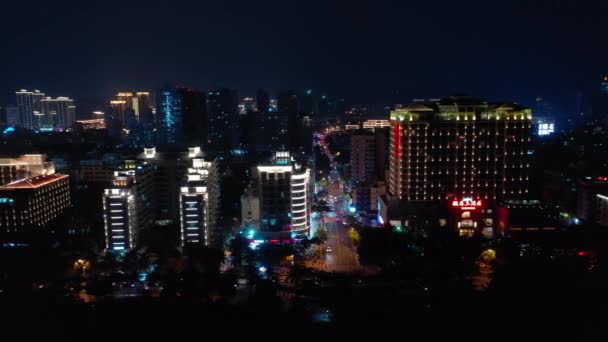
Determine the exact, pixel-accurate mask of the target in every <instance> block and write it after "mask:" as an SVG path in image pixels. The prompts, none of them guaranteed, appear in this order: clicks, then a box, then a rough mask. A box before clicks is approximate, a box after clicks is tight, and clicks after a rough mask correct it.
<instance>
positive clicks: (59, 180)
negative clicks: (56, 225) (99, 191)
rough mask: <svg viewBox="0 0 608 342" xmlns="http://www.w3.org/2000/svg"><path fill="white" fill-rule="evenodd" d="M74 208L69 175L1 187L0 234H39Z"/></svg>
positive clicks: (53, 175) (38, 178) (26, 179)
mask: <svg viewBox="0 0 608 342" xmlns="http://www.w3.org/2000/svg"><path fill="white" fill-rule="evenodd" d="M69 206H70V186H69V176H67V175H60V174H47V175H39V176H35V177H31V178H25V179H20V180H17V181H14V182H11V183H8V184H4V185H2V186H0V233H19V232H37V231H40V230H41V229H44V228H45V227H46V226H48V224H49V223H51V222H52V221H53V220H54V219H55V218H57V217H58V216H59V215H60V214H61V213H63V211H64V210H65V209H66V208H68V207H69Z"/></svg>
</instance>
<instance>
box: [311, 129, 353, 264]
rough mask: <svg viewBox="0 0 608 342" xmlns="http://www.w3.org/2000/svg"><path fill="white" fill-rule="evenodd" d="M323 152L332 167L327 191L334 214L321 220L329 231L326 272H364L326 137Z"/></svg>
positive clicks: (321, 141) (339, 179)
mask: <svg viewBox="0 0 608 342" xmlns="http://www.w3.org/2000/svg"><path fill="white" fill-rule="evenodd" d="M320 143H321V145H322V147H323V151H324V152H325V154H326V155H327V157H328V158H329V161H330V165H331V171H330V173H329V175H328V185H327V187H326V189H325V190H327V192H328V201H327V202H328V204H329V205H330V206H331V208H332V212H330V213H328V214H326V215H324V216H321V217H320V218H319V220H323V221H324V226H325V229H327V233H328V236H327V242H326V251H327V252H326V254H325V265H323V267H324V269H325V270H326V271H330V272H359V271H361V270H362V267H361V265H359V260H358V257H357V253H356V251H355V247H354V246H353V243H352V240H351V239H350V237H349V235H348V229H349V227H347V226H345V225H344V221H343V219H344V215H345V213H346V212H347V211H348V206H349V203H348V200H347V197H346V195H345V194H344V181H343V180H342V177H340V173H339V172H338V169H337V165H336V162H335V161H334V157H333V155H332V154H331V153H330V151H329V148H328V147H327V144H326V143H325V141H324V137H323V138H322V139H321V140H320Z"/></svg>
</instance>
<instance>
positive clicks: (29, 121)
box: [15, 89, 44, 129]
mask: <svg viewBox="0 0 608 342" xmlns="http://www.w3.org/2000/svg"><path fill="white" fill-rule="evenodd" d="M15 94H16V95H17V107H18V108H19V120H18V121H19V122H18V125H19V126H21V127H25V128H29V129H36V128H38V127H37V122H38V121H39V120H38V119H37V116H39V115H40V112H41V111H42V105H41V101H42V99H43V98H44V93H41V92H40V91H39V90H34V91H33V92H32V91H27V90H25V89H21V90H19V91H17V92H16V93H15Z"/></svg>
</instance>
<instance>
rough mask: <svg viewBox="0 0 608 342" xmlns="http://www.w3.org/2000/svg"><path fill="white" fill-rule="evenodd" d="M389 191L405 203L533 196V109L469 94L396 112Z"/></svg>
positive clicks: (485, 201) (487, 202) (446, 203)
mask: <svg viewBox="0 0 608 342" xmlns="http://www.w3.org/2000/svg"><path fill="white" fill-rule="evenodd" d="M390 129H391V132H390V156H389V170H390V172H389V179H388V185H389V194H390V195H391V198H392V199H393V200H396V201H404V202H406V203H431V202H442V203H444V207H449V205H450V203H453V202H454V201H456V202H457V203H459V202H460V201H467V202H473V201H474V203H478V201H482V202H479V203H483V205H484V207H485V208H487V207H491V206H493V205H494V203H495V202H496V201H498V200H504V199H517V198H525V197H526V196H527V195H528V182H529V175H528V174H529V167H530V162H529V156H528V150H529V146H530V139H531V130H532V111H531V110H530V109H529V108H526V107H522V106H520V105H516V104H512V103H489V102H485V101H481V100H478V99H475V98H471V97H467V96H453V97H449V98H446V99H443V100H436V101H428V102H417V103H413V104H410V105H407V106H403V107H401V108H399V109H396V110H394V111H392V112H391V128H390Z"/></svg>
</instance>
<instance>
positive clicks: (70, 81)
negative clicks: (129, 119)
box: [0, 0, 608, 103]
mask: <svg viewBox="0 0 608 342" xmlns="http://www.w3.org/2000/svg"><path fill="white" fill-rule="evenodd" d="M405 2H406V1H394V2H391V1H380V0H374V1H352V0H350V1H330V0H327V1H312V0H311V1H287V0H283V1H274V0H271V1H262V0H258V1H230V0H228V1H210V2H208V1H180V0H172V1H168V0H167V1H70V2H66V1H3V3H2V5H0V6H1V10H0V12H1V13H2V16H1V20H0V46H1V47H2V49H1V51H2V53H1V56H0V61H1V63H0V103H1V102H12V101H14V100H13V97H14V95H13V94H14V91H15V90H16V89H19V88H22V87H25V88H28V89H31V88H38V89H41V90H44V91H46V92H47V93H48V94H50V95H53V96H57V95H65V96H72V97H75V98H76V99H78V98H81V97H102V98H103V97H107V96H109V95H111V94H113V93H115V92H116V91H119V90H132V89H133V90H140V89H141V90H145V89H155V88H157V87H159V86H161V85H163V84H166V83H171V84H181V85H187V86H193V87H198V88H201V89H206V88H211V87H219V86H224V87H233V88H237V89H239V91H240V94H241V95H243V96H244V95H251V94H254V91H255V89H256V88H257V87H265V88H268V89H270V90H276V89H305V88H312V89H315V90H316V91H324V92H326V93H328V94H334V95H339V96H344V97H345V98H346V99H348V100H349V101H355V102H370V101H371V102H377V101H378V102H379V101H389V100H390V101H394V100H399V99H403V100H408V99H411V98H413V97H440V96H445V95H448V94H450V93H453V92H467V93H470V94H475V95H479V96H483V97H489V98H500V99H512V100H516V101H520V102H524V103H526V102H530V101H533V99H534V98H535V97H536V96H539V95H540V96H547V97H552V96H553V97H558V96H561V94H566V93H572V92H575V91H577V90H589V89H592V88H591V87H592V86H595V85H596V84H597V82H598V80H599V78H600V77H601V75H602V74H603V73H605V72H608V44H607V39H606V37H607V33H608V29H607V28H608V21H607V19H606V13H608V4H602V2H601V1H574V0H572V1H570V0H562V1H557V0H553V1H548V0H546V1H534V0H532V1H523V0H522V1H519V0H509V1H490V0H486V1H432V0H431V1H429V0H427V1H419V2H415V1H407V2H408V3H407V4H405ZM582 2H585V3H586V4H585V5H582V4H580V3H582Z"/></svg>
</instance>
